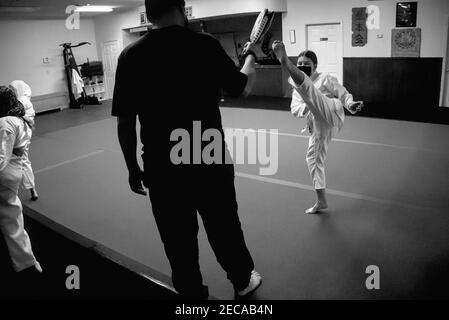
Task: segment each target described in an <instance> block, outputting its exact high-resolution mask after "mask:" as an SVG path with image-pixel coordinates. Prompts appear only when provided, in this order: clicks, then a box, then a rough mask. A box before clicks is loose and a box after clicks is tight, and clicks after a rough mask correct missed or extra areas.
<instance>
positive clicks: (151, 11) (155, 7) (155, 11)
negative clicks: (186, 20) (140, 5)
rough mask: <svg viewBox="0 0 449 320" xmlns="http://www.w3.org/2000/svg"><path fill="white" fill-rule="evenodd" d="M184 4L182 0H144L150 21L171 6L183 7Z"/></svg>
mask: <svg viewBox="0 0 449 320" xmlns="http://www.w3.org/2000/svg"><path fill="white" fill-rule="evenodd" d="M184 6H185V1H184V0H145V10H146V12H147V18H148V20H149V21H150V22H153V21H154V20H157V19H159V18H160V17H162V16H163V15H164V14H166V13H168V12H169V11H170V10H171V9H172V8H176V7H180V8H183V7H184Z"/></svg>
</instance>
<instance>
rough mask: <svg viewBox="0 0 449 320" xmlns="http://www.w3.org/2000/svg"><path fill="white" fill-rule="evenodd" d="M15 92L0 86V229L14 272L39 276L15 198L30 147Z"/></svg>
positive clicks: (25, 122) (28, 129)
mask: <svg viewBox="0 0 449 320" xmlns="http://www.w3.org/2000/svg"><path fill="white" fill-rule="evenodd" d="M24 115H25V110H24V107H23V105H22V104H21V103H20V102H19V101H18V100H17V97H16V95H15V92H14V89H13V88H11V87H6V86H0V228H1V232H2V233H3V236H4V238H5V241H6V245H7V247H8V251H9V254H10V257H11V260H12V263H13V267H14V270H15V271H17V272H19V271H22V270H24V269H28V268H30V267H33V266H34V268H35V270H36V271H38V272H42V269H41V267H40V265H39V262H38V261H37V260H36V258H35V256H34V254H33V250H32V248H31V242H30V238H29V236H28V234H27V232H26V231H25V229H24V224H23V213H22V204H21V202H20V199H19V197H18V191H19V186H20V184H21V182H22V176H23V158H22V155H23V152H24V150H25V149H26V148H27V145H28V144H29V143H30V138H31V124H30V123H28V122H27V121H26V120H25V119H23V116H24Z"/></svg>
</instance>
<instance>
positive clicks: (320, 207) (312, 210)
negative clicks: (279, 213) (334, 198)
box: [305, 201, 327, 214]
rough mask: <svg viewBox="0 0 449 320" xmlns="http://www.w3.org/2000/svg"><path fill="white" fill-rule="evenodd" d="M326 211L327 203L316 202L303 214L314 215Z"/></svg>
mask: <svg viewBox="0 0 449 320" xmlns="http://www.w3.org/2000/svg"><path fill="white" fill-rule="evenodd" d="M324 209H327V203H326V202H319V201H318V202H317V203H315V205H314V206H313V207H311V208H309V209H307V210H306V211H305V212H306V213H307V214H314V213H317V212H319V211H320V210H324Z"/></svg>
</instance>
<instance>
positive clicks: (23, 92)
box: [9, 80, 31, 99]
mask: <svg viewBox="0 0 449 320" xmlns="http://www.w3.org/2000/svg"><path fill="white" fill-rule="evenodd" d="M9 85H10V86H12V87H13V88H14V89H16V93H17V98H19V99H20V98H21V97H23V96H25V97H27V98H31V88H30V86H29V85H27V84H26V83H25V81H22V80H14V81H13V82H11V83H10V84H9Z"/></svg>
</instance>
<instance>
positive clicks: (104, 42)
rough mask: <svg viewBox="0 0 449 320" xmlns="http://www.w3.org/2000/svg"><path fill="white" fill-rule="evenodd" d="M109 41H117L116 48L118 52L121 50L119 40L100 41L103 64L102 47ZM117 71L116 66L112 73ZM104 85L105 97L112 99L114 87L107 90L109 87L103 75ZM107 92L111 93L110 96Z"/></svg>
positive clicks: (102, 54)
mask: <svg viewBox="0 0 449 320" xmlns="http://www.w3.org/2000/svg"><path fill="white" fill-rule="evenodd" d="M111 42H115V43H117V50H118V51H119V52H120V51H121V44H120V41H119V40H108V41H103V42H102V43H101V58H102V59H103V64H104V60H105V59H104V47H105V44H106V43H111ZM116 71H117V68H116V70H115V71H114V73H115V72H116ZM103 81H104V85H105V90H106V95H107V96H106V97H105V98H106V99H112V94H113V91H114V88H111V92H110V91H109V88H107V86H108V85H107V83H106V77H104V80H103ZM109 93H111V96H110V95H109Z"/></svg>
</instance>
